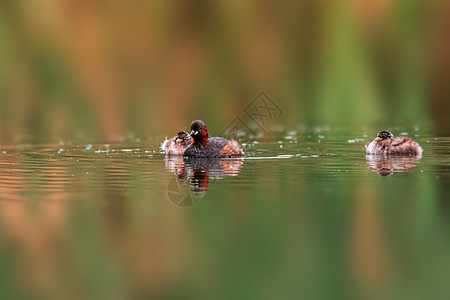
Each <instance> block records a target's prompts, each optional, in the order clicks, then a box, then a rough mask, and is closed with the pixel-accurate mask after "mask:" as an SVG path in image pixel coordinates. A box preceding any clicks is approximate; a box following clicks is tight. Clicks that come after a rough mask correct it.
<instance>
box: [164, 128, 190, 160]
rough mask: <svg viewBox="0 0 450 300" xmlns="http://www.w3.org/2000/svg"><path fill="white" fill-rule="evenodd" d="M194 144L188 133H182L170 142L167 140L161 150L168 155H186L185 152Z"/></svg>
mask: <svg viewBox="0 0 450 300" xmlns="http://www.w3.org/2000/svg"><path fill="white" fill-rule="evenodd" d="M192 142H193V139H192V137H191V136H190V135H189V134H188V133H187V132H186V131H180V132H178V133H177V135H176V136H174V137H173V138H171V139H170V140H167V139H166V140H165V141H164V143H163V144H162V145H161V148H162V149H163V150H164V151H165V152H166V155H184V151H185V150H186V148H187V147H188V146H189V145H190V144H192Z"/></svg>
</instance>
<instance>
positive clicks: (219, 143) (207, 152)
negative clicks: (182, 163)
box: [184, 120, 245, 158]
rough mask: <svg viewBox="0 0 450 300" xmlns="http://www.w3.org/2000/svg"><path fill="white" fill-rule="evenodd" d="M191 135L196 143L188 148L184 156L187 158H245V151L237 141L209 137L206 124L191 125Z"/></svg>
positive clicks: (200, 122)
mask: <svg viewBox="0 0 450 300" xmlns="http://www.w3.org/2000/svg"><path fill="white" fill-rule="evenodd" d="M190 135H191V136H192V138H193V139H194V142H193V143H192V144H191V145H190V146H189V147H187V148H186V150H185V151H184V156H187V157H197V158H198V157H211V158H231V157H243V156H244V154H245V153H244V151H243V150H242V148H241V146H240V145H239V143H238V142H236V141H235V140H231V141H230V140H227V139H224V138H221V137H213V138H209V137H208V129H206V125H205V123H203V121H200V120H196V121H194V122H192V123H191V133H190Z"/></svg>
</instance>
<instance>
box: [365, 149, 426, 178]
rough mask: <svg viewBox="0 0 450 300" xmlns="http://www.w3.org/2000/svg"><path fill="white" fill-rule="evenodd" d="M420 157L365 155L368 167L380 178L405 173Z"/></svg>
mask: <svg viewBox="0 0 450 300" xmlns="http://www.w3.org/2000/svg"><path fill="white" fill-rule="evenodd" d="M421 158H422V156H421V155H420V156H398V155H370V154H367V155H366V162H367V165H368V166H369V167H371V168H372V169H374V171H375V172H377V173H378V174H380V175H381V176H391V175H392V174H394V172H407V171H408V170H409V169H411V168H413V167H415V166H416V164H417V163H418V161H419V160H420V159H421Z"/></svg>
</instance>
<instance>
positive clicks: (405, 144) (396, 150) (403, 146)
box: [364, 130, 422, 156]
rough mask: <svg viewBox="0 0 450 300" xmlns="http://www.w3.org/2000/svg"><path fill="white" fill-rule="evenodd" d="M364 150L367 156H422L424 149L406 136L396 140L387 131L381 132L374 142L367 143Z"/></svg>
mask: <svg viewBox="0 0 450 300" xmlns="http://www.w3.org/2000/svg"><path fill="white" fill-rule="evenodd" d="M364 149H365V151H366V154H377V155H380V154H390V155H408V156H420V155H422V148H421V147H420V146H419V144H418V143H417V142H416V141H413V140H412V139H411V138H409V137H406V136H401V137H395V138H394V136H393V135H392V133H390V132H389V131H387V130H383V131H380V132H379V133H378V135H377V137H376V138H375V139H374V140H373V141H371V142H367V144H366V146H365V147H364Z"/></svg>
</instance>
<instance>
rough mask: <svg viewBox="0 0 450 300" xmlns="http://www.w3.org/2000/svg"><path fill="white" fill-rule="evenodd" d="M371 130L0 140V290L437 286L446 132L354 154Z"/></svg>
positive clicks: (325, 290)
mask: <svg viewBox="0 0 450 300" xmlns="http://www.w3.org/2000/svg"><path fill="white" fill-rule="evenodd" d="M369 132H370V133H376V130H371V131H366V130H331V129H328V128H316V129H310V130H294V131H286V132H284V131H277V132H271V133H268V134H267V136H266V137H265V138H259V139H257V140H256V141H255V140H249V141H247V143H245V144H244V147H245V152H246V154H247V157H246V158H244V159H225V160H208V159H206V160H183V159H182V158H165V156H164V154H163V153H161V151H160V149H159V143H160V142H161V141H162V140H163V137H153V138H152V140H127V141H124V142H117V143H108V144H106V143H102V142H99V143H84V142H83V141H78V142H66V141H63V142H60V143H57V144H36V143H33V144H19V145H2V146H1V147H0V151H1V152H0V173H1V174H0V199H1V202H0V206H1V208H0V223H1V227H0V249H1V253H2V255H1V260H2V266H3V267H2V269H1V271H0V277H1V278H2V280H0V286H1V287H0V289H1V291H2V295H5V297H7V298H20V297H31V296H32V297H33V298H50V299H53V298H54V299H62V298H80V297H81V298H93V299H99V298H106V299H115V298H119V299H132V298H150V297H158V298H183V299H191V298H192V299H211V298H216V299H236V298H242V299H273V298H299V297H304V298H312V297H313V298H325V299H330V298H333V299H336V298H344V299H349V298H361V297H363V298H366V297H374V298H384V299H385V298H393V297H396V298H405V299H406V298H407V299H420V298H424V297H430V295H431V296H436V297H439V296H442V295H446V294H447V295H448V294H449V293H450V287H449V286H448V284H447V283H446V282H447V279H448V278H450V255H449V253H450V238H449V237H450V204H449V202H448V199H449V192H450V185H449V184H450V155H449V154H450V138H447V137H440V136H433V135H432V134H429V133H426V132H419V131H409V132H406V130H403V131H402V130H399V131H398V132H399V133H400V132H404V134H408V135H409V136H411V137H412V138H414V139H415V140H417V141H418V142H419V143H420V144H421V146H422V147H423V149H424V154H423V157H422V158H420V159H417V158H410V157H406V158H400V157H394V158H383V157H366V156H365V155H364V153H363V146H364V143H365V141H368V140H369V139H371V138H372V137H371V136H369Z"/></svg>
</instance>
